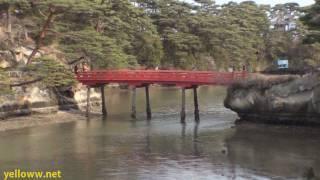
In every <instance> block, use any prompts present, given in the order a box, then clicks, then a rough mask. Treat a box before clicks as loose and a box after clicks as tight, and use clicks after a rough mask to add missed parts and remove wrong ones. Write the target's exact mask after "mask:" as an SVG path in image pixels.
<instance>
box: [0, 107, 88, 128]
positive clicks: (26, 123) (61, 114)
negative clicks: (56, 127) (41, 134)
mask: <svg viewBox="0 0 320 180" xmlns="http://www.w3.org/2000/svg"><path fill="white" fill-rule="evenodd" d="M78 120H86V117H85V116H84V115H83V113H82V112H81V111H58V112H57V113H51V114H33V115H30V116H20V117H12V118H8V119H5V120H1V121H0V133H1V132H5V131H10V130H18V129H24V128H32V127H39V126H46V125H52V124H60V123H69V122H75V121H78Z"/></svg>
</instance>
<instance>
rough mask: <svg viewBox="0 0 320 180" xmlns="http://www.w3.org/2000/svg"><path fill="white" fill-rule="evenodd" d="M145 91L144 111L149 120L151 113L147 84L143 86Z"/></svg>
mask: <svg viewBox="0 0 320 180" xmlns="http://www.w3.org/2000/svg"><path fill="white" fill-rule="evenodd" d="M145 91H146V111H147V119H148V120H151V118H152V114H151V106H150V96H149V84H147V85H146V86H145Z"/></svg>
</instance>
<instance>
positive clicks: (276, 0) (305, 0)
mask: <svg viewBox="0 0 320 180" xmlns="http://www.w3.org/2000/svg"><path fill="white" fill-rule="evenodd" d="M185 1H187V2H193V0H185ZM229 1H230V0H216V2H217V4H224V3H227V2H229ZM232 1H234V2H241V1H243V0H232ZM254 1H255V2H256V3H258V4H271V5H275V4H283V3H287V2H296V3H299V4H300V6H308V5H311V4H314V3H315V1H314V0H254Z"/></svg>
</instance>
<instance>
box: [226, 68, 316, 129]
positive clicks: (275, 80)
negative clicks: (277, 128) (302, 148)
mask: <svg viewBox="0 0 320 180" xmlns="http://www.w3.org/2000/svg"><path fill="white" fill-rule="evenodd" d="M225 107H227V108H229V109H231V110H233V111H235V112H237V113H238V115H239V116H240V118H241V119H242V120H249V121H260V122H272V123H299V124H320V73H319V72H316V73H313V74H307V75H304V76H296V75H258V74H256V75H253V76H252V77H251V78H249V80H247V81H246V82H240V83H237V84H234V85H233V86H231V87H230V88H229V89H228V94H227V97H226V99H225Z"/></svg>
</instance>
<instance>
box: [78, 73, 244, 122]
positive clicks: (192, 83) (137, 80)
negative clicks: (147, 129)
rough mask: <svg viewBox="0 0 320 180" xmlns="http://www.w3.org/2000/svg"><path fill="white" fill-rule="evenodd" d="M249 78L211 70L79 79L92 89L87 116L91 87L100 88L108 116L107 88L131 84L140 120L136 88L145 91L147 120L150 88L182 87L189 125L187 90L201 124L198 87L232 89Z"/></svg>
mask: <svg viewBox="0 0 320 180" xmlns="http://www.w3.org/2000/svg"><path fill="white" fill-rule="evenodd" d="M246 77H247V73H246V72H245V71H243V72H211V71H210V72H209V71H181V70H106V71H88V72H78V73H77V79H78V81H79V82H81V83H82V84H84V85H86V86H87V87H88V91H87V114H89V111H90V108H89V105H90V88H91V87H100V89H101V98H102V113H103V115H104V116H107V106H106V97H105V89H104V88H105V85H106V84H110V83H118V84H127V85H129V86H130V87H131V90H132V101H131V111H132V113H131V116H132V118H136V88H145V93H146V112H147V118H148V119H151V116H152V115H151V106H150V95H149V86H150V85H151V84H159V85H173V86H178V87H181V89H182V93H181V95H182V96H181V101H182V102H181V123H185V119H186V112H185V103H186V100H185V96H186V95H185V94H186V93H185V91H186V90H187V89H192V90H193V94H194V114H195V121H196V122H199V120H200V117H199V105H198V94H197V88H198V87H199V86H203V85H209V86H215V85H224V86H228V85H230V84H232V83H234V82H237V81H239V80H242V79H244V78H246Z"/></svg>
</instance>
